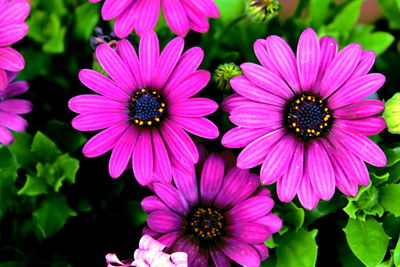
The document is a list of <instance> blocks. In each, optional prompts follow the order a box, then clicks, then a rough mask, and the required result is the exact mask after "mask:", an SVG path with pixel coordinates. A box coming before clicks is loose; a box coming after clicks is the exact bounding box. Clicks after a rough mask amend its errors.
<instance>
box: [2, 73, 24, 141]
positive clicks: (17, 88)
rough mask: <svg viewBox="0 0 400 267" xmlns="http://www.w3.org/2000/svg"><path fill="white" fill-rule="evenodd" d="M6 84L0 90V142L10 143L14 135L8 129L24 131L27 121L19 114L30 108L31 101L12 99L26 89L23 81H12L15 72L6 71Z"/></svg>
mask: <svg viewBox="0 0 400 267" xmlns="http://www.w3.org/2000/svg"><path fill="white" fill-rule="evenodd" d="M6 75H7V85H6V86H5V89H4V90H3V91H0V144H3V145H6V146H7V145H10V144H11V143H12V142H13V141H14V137H13V135H12V133H11V132H10V130H12V131H16V132H24V131H25V129H26V127H27V126H28V123H27V122H26V120H24V119H23V118H21V117H20V116H19V114H26V113H29V112H30V111H31V110H32V103H31V102H29V101H27V100H22V99H12V98H13V97H14V96H18V95H20V94H23V93H25V92H26V91H28V89H29V86H28V83H27V82H25V81H18V82H12V81H13V80H14V78H15V76H16V73H10V72H6Z"/></svg>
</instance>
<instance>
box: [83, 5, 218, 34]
mask: <svg viewBox="0 0 400 267" xmlns="http://www.w3.org/2000/svg"><path fill="white" fill-rule="evenodd" d="M89 1H90V2H92V3H95V2H100V1H101V0H89ZM160 8H162V9H163V12H164V17H165V20H166V21H167V24H168V26H169V27H170V28H171V30H172V31H173V32H174V33H176V34H178V35H180V36H186V34H187V33H188V31H189V29H192V30H194V31H196V32H202V33H203V32H207V31H208V26H209V25H208V20H207V17H211V18H218V17H219V11H218V7H217V5H216V4H215V3H214V1H213V0H201V1H198V0H105V3H104V5H103V8H102V10H101V14H102V17H103V19H104V20H111V19H116V20H115V26H114V32H115V34H116V35H117V36H118V37H119V38H125V37H126V36H128V35H129V34H130V33H131V32H132V31H133V29H135V30H136V32H137V33H138V34H139V35H140V36H141V35H142V34H143V33H144V32H145V31H146V30H153V29H154V28H155V26H156V24H157V21H158V16H159V13H160Z"/></svg>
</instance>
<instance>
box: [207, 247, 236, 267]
mask: <svg viewBox="0 0 400 267" xmlns="http://www.w3.org/2000/svg"><path fill="white" fill-rule="evenodd" d="M210 254H211V257H212V259H213V262H214V264H215V266H216V267H231V261H230V259H229V258H228V257H227V256H226V255H225V254H224V253H223V252H222V251H220V250H218V249H210Z"/></svg>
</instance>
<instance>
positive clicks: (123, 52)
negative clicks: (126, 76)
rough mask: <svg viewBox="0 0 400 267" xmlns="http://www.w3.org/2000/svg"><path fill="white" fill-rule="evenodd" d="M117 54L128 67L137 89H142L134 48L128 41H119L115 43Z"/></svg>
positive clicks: (138, 64) (137, 59)
mask: <svg viewBox="0 0 400 267" xmlns="http://www.w3.org/2000/svg"><path fill="white" fill-rule="evenodd" d="M117 52H118V54H119V55H120V57H121V59H122V61H123V62H124V63H125V64H126V65H127V66H128V68H129V70H130V72H131V74H132V77H133V79H134V80H135V85H136V87H137V88H143V87H144V85H143V79H142V74H141V72H140V63H139V58H138V56H137V54H136V51H135V48H134V47H133V46H132V44H131V42H129V41H128V40H121V41H119V42H118V43H117Z"/></svg>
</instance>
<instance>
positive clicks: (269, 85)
mask: <svg viewBox="0 0 400 267" xmlns="http://www.w3.org/2000/svg"><path fill="white" fill-rule="evenodd" d="M240 68H241V69H242V71H243V73H244V75H245V77H246V78H247V79H249V80H250V81H252V82H253V83H254V84H255V85H257V86H259V87H261V88H263V89H265V90H267V91H269V92H271V93H273V94H276V95H279V96H281V97H283V98H285V99H290V98H292V97H293V92H292V91H291V90H290V88H289V87H288V86H287V85H286V83H285V81H284V80H282V79H281V78H280V77H279V76H277V75H276V74H274V73H273V72H271V71H269V70H267V69H266V68H264V67H262V66H260V65H257V64H254V63H243V64H242V65H240ZM296 75H297V74H296Z"/></svg>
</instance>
